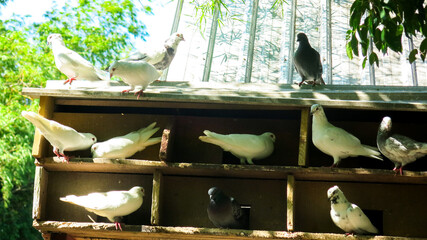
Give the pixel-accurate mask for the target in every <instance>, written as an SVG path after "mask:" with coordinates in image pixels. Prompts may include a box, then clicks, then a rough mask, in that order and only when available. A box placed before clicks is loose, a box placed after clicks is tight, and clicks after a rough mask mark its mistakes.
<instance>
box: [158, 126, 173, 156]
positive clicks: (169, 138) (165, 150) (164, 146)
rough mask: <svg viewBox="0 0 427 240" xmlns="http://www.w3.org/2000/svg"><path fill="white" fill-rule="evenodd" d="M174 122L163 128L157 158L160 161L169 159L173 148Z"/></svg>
mask: <svg viewBox="0 0 427 240" xmlns="http://www.w3.org/2000/svg"><path fill="white" fill-rule="evenodd" d="M174 125H175V124H174V123H170V125H169V126H168V127H166V128H165V129H163V134H162V141H161V142H160V151H159V159H160V160H161V161H170V160H171V159H170V158H171V156H172V150H173V140H174Z"/></svg>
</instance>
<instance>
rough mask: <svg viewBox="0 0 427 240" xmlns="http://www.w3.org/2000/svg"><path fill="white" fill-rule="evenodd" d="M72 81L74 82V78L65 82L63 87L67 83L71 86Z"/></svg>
mask: <svg viewBox="0 0 427 240" xmlns="http://www.w3.org/2000/svg"><path fill="white" fill-rule="evenodd" d="M74 80H76V77H72V78H69V79H67V80H65V82H64V85H65V84H67V83H70V85H71V83H72V82H73V81H74Z"/></svg>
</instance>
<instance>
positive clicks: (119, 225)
mask: <svg viewBox="0 0 427 240" xmlns="http://www.w3.org/2000/svg"><path fill="white" fill-rule="evenodd" d="M114 224H115V225H116V230H118V229H117V227H118V228H119V229H120V231H123V230H122V225H121V224H120V223H119V222H115V223H114Z"/></svg>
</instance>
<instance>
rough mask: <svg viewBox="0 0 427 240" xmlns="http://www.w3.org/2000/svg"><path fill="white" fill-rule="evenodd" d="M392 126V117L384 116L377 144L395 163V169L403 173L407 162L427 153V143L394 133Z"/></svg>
mask: <svg viewBox="0 0 427 240" xmlns="http://www.w3.org/2000/svg"><path fill="white" fill-rule="evenodd" d="M391 126H392V123H391V118H390V117H384V118H383V120H382V122H381V124H380V127H379V128H378V134H377V145H378V149H379V150H380V151H381V153H382V154H384V156H386V157H387V158H388V159H390V160H391V161H392V162H393V163H394V169H393V171H395V172H396V173H397V172H400V175H402V174H403V170H402V169H403V167H404V166H405V165H406V164H408V163H411V162H414V161H415V160H417V159H418V158H421V157H424V156H425V155H427V143H423V142H417V141H415V140H413V139H411V138H409V137H406V136H402V135H399V134H393V133H392V131H391Z"/></svg>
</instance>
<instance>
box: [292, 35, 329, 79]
mask: <svg viewBox="0 0 427 240" xmlns="http://www.w3.org/2000/svg"><path fill="white" fill-rule="evenodd" d="M297 42H299V46H298V49H297V51H296V52H295V54H294V59H293V62H294V66H295V69H296V70H297V72H298V73H299V75H300V76H301V82H300V83H299V84H298V85H299V86H301V85H302V84H303V83H304V82H310V83H311V84H313V86H314V85H316V84H318V85H322V84H323V85H325V82H324V81H323V78H322V73H323V69H322V62H321V61H320V54H319V53H318V52H317V51H316V50H315V49H314V48H312V47H311V46H310V43H309V42H308V38H307V35H305V34H304V33H298V35H297Z"/></svg>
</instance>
